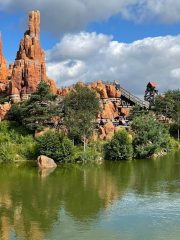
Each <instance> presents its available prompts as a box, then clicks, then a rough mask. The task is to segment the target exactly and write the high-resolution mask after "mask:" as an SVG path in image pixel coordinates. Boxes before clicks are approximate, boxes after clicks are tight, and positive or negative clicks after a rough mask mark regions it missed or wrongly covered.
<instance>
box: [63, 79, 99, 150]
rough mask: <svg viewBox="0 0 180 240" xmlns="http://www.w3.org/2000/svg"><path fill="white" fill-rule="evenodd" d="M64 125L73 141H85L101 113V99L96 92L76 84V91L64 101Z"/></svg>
mask: <svg viewBox="0 0 180 240" xmlns="http://www.w3.org/2000/svg"><path fill="white" fill-rule="evenodd" d="M63 105H64V124H65V126H66V127H67V129H68V133H69V137H70V138H71V139H73V138H77V139H79V140H80V141H81V139H83V141H84V151H85V141H86V138H87V137H89V136H90V135H91V134H92V133H93V130H94V121H95V119H96V116H97V114H98V113H99V112H100V110H101V108H100V103H99V99H98V98H97V96H96V92H95V91H91V90H89V88H88V87H87V86H81V85H79V84H76V86H75V88H74V90H72V91H71V92H70V94H68V95H67V96H66V97H65V98H64V100H63Z"/></svg>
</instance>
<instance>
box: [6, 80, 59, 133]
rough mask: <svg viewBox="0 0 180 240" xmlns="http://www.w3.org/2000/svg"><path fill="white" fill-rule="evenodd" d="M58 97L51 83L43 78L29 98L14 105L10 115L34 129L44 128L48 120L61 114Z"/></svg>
mask: <svg viewBox="0 0 180 240" xmlns="http://www.w3.org/2000/svg"><path fill="white" fill-rule="evenodd" d="M56 99H57V95H54V94H53V93H51V90H50V87H49V85H48V84H47V83H46V82H45V81H43V80H42V81H41V82H40V83H39V85H38V87H37V90H36V91H35V92H33V93H32V94H31V96H30V98H29V99H28V100H26V101H24V102H21V103H16V104H13V105H12V107H11V109H10V111H9V113H8V117H9V119H10V120H15V121H18V122H21V123H23V124H25V125H26V127H27V128H28V129H30V130H32V131H35V130H43V129H44V128H45V123H46V120H49V119H50V118H51V117H55V116H59V115H60V112H61V111H60V106H59V104H57V103H56Z"/></svg>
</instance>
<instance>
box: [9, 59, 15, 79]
mask: <svg viewBox="0 0 180 240" xmlns="http://www.w3.org/2000/svg"><path fill="white" fill-rule="evenodd" d="M13 66H14V64H13V63H10V64H9V68H8V70H7V77H8V78H9V80H10V79H11V77H12V71H13Z"/></svg>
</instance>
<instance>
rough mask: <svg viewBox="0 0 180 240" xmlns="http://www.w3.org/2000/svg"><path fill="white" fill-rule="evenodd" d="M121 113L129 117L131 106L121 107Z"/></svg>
mask: <svg viewBox="0 0 180 240" xmlns="http://www.w3.org/2000/svg"><path fill="white" fill-rule="evenodd" d="M121 115H122V116H124V117H128V116H129V115H130V108H121Z"/></svg>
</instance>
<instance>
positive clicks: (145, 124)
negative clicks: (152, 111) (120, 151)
mask: <svg viewBox="0 0 180 240" xmlns="http://www.w3.org/2000/svg"><path fill="white" fill-rule="evenodd" d="M131 128H132V130H133V131H134V132H135V134H136V136H135V138H134V139H133V148H134V156H135V157H137V158H145V157H150V156H151V155H153V154H154V153H158V152H159V151H160V150H161V149H167V150H170V149H171V148H172V145H171V141H170V136H169V131H168V130H169V129H168V126H167V125H165V124H162V123H160V122H158V121H155V118H154V116H152V115H144V116H140V117H136V118H135V119H134V120H133V123H132V125H131Z"/></svg>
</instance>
